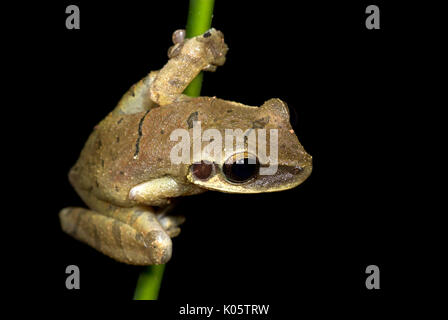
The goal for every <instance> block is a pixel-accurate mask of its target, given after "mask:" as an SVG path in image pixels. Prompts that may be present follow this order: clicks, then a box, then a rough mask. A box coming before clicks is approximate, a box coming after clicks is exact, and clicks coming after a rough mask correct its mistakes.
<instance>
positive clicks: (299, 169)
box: [291, 166, 303, 174]
mask: <svg viewBox="0 0 448 320" xmlns="http://www.w3.org/2000/svg"><path fill="white" fill-rule="evenodd" d="M291 171H292V173H293V174H301V173H302V172H303V167H301V166H295V167H294V168H293V169H292V170H291Z"/></svg>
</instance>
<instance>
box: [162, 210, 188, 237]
mask: <svg viewBox="0 0 448 320" xmlns="http://www.w3.org/2000/svg"><path fill="white" fill-rule="evenodd" d="M157 220H158V221H159V223H160V225H161V226H162V227H163V229H164V230H165V231H166V233H167V234H168V235H169V236H170V237H171V238H174V237H176V236H178V235H179V234H180V228H179V226H180V225H181V224H183V223H184V222H185V217H183V216H165V215H159V216H158V217H157Z"/></svg>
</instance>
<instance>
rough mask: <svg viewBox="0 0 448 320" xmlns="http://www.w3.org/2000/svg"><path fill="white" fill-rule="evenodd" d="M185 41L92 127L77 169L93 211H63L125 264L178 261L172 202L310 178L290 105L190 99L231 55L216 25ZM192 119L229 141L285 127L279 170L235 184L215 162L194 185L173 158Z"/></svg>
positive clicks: (276, 187)
mask: <svg viewBox="0 0 448 320" xmlns="http://www.w3.org/2000/svg"><path fill="white" fill-rule="evenodd" d="M183 35H184V33H182V32H177V33H175V34H174V35H173V41H174V43H175V45H174V46H173V47H172V48H170V50H169V57H170V60H169V61H168V63H167V64H166V65H165V66H164V67H163V68H162V69H161V70H160V71H153V72H151V73H150V74H149V75H148V76H147V77H145V78H144V79H142V80H141V81H140V82H138V83H137V84H135V85H134V86H133V87H131V89H130V90H129V91H128V92H127V93H126V94H125V95H124V96H123V98H122V99H121V101H120V102H119V103H118V105H117V107H116V108H115V109H114V110H113V111H112V112H111V113H109V115H108V116H107V117H106V118H105V119H104V120H102V121H101V122H100V123H99V124H98V125H97V126H96V127H95V128H94V130H93V132H92V134H91V135H90V137H89V139H88V140H87V142H86V145H85V147H84V149H83V150H82V152H81V155H80V157H79V159H78V161H77V162H76V164H75V165H74V166H73V168H72V169H71V170H70V173H69V179H70V182H71V184H72V185H73V187H74V188H75V190H76V191H77V193H78V194H79V195H80V197H81V198H82V199H83V201H84V202H85V203H86V204H87V206H88V207H89V208H90V210H88V209H83V208H65V209H63V210H62V211H61V212H60V220H61V225H62V229H63V230H64V231H65V232H67V233H68V234H70V235H72V236H73V237H75V238H77V239H79V240H81V241H83V242H85V243H87V244H89V245H90V246H92V247H94V248H95V249H97V250H99V251H101V252H103V253H104V254H106V255H108V256H110V257H112V258H114V259H116V260H118V261H121V262H125V263H129V264H134V265H151V264H161V263H166V262H167V261H168V260H169V259H170V257H171V252H172V243H171V237H174V236H176V235H178V234H179V232H180V229H179V225H180V224H181V223H182V222H183V221H184V219H183V218H182V217H175V216H169V215H167V213H168V211H169V210H170V209H171V206H170V202H171V199H173V198H176V197H180V196H187V195H193V194H198V193H202V192H204V191H206V190H218V191H222V192H237V193H257V192H272V191H280V190H284V189H289V188H292V187H295V186H297V185H298V184H300V183H301V182H303V181H304V180H305V179H306V178H307V177H308V176H309V174H310V173H311V168H312V164H311V156H309V155H308V154H307V153H306V152H305V150H304V149H303V147H302V146H301V144H300V143H299V141H298V139H297V137H296V135H295V134H294V131H293V130H292V128H291V125H290V123H289V112H288V108H287V106H286V104H285V103H284V102H282V101H281V100H279V99H271V100H268V101H267V102H266V103H265V104H263V105H262V106H261V107H251V106H246V105H243V104H240V103H236V102H231V101H225V100H221V99H217V98H215V97H198V98H189V97H186V96H183V95H182V92H183V90H184V89H185V88H186V86H187V85H188V83H189V82H190V81H191V80H192V79H193V78H194V77H195V76H196V75H197V74H198V73H199V72H200V71H201V70H209V71H213V70H214V69H215V68H216V66H218V65H222V64H223V63H224V61H225V55H226V53H227V46H226V44H225V43H224V39H223V35H222V33H221V32H219V31H216V30H215V29H210V30H209V31H208V32H206V33H205V34H203V35H201V36H198V37H195V38H192V39H188V40H184V39H183ZM193 121H200V122H201V126H202V131H205V130H206V129H209V128H214V129H217V130H218V131H219V132H220V133H221V135H222V136H223V137H224V130H225V129H237V128H239V129H242V130H243V131H244V132H246V133H249V132H250V131H251V130H257V129H267V132H268V135H267V136H268V139H267V141H269V129H278V168H279V169H278V171H277V173H276V174H274V175H271V176H261V175H260V176H258V177H256V178H255V179H252V180H250V181H248V182H246V183H244V184H235V183H230V182H228V181H227V179H226V178H225V176H224V175H223V174H222V172H221V171H220V168H222V164H223V162H224V161H225V160H226V159H224V158H219V159H218V158H210V159H207V160H209V161H211V162H213V163H214V164H215V167H216V173H215V174H214V175H213V176H212V177H210V179H207V180H199V179H196V178H195V176H194V175H192V173H191V167H190V166H191V164H184V163H181V164H173V163H172V161H171V160H170V152H171V150H172V148H173V147H174V146H175V145H176V144H177V143H178V142H177V141H171V140H170V134H171V132H173V131H174V130H175V129H179V128H182V129H186V130H188V131H189V132H190V134H191V131H192V130H193V128H192V124H193ZM204 144H206V143H204ZM268 147H269V145H268ZM223 148H224V146H223ZM245 148H247V144H245ZM237 151H245V150H237ZM268 152H269V148H268ZM223 154H224V153H223ZM262 165H263V163H262ZM156 208H158V209H156Z"/></svg>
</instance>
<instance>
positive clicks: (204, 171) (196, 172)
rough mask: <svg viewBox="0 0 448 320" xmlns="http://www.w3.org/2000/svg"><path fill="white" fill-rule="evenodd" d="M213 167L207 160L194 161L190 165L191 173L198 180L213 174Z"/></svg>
mask: <svg viewBox="0 0 448 320" xmlns="http://www.w3.org/2000/svg"><path fill="white" fill-rule="evenodd" d="M214 167H215V166H214V165H213V163H212V162H209V161H201V162H196V163H193V165H192V166H191V173H192V174H193V176H195V177H196V178H197V179H199V180H207V179H208V178H210V177H211V176H212V175H213V173H214Z"/></svg>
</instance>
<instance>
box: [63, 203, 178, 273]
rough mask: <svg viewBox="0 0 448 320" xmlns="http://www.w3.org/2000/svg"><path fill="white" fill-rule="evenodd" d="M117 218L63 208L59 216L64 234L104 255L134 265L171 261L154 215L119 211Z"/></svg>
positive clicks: (166, 239)
mask: <svg viewBox="0 0 448 320" xmlns="http://www.w3.org/2000/svg"><path fill="white" fill-rule="evenodd" d="M115 213H116V214H117V217H114V218H112V217H110V216H105V215H102V214H100V213H98V212H95V211H91V210H87V209H84V208H73V207H69V208H65V209H63V210H62V211H61V212H60V213H59V218H60V221H61V226H62V229H63V230H64V232H66V233H67V234H69V235H71V236H73V237H74V238H76V239H78V240H80V241H82V242H84V243H87V244H88V245H90V246H91V247H93V248H95V249H96V250H98V251H100V252H102V253H104V254H105V255H107V256H109V257H111V258H114V259H116V260H118V261H120V262H124V263H128V264H134V265H153V264H163V263H166V262H167V261H168V260H169V259H170V258H171V252H172V243H171V239H170V237H169V236H168V235H167V233H166V232H165V231H164V229H163V227H162V226H161V225H160V223H159V222H158V221H157V218H156V217H155V215H154V213H152V212H150V211H146V210H142V209H121V210H119V212H115Z"/></svg>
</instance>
